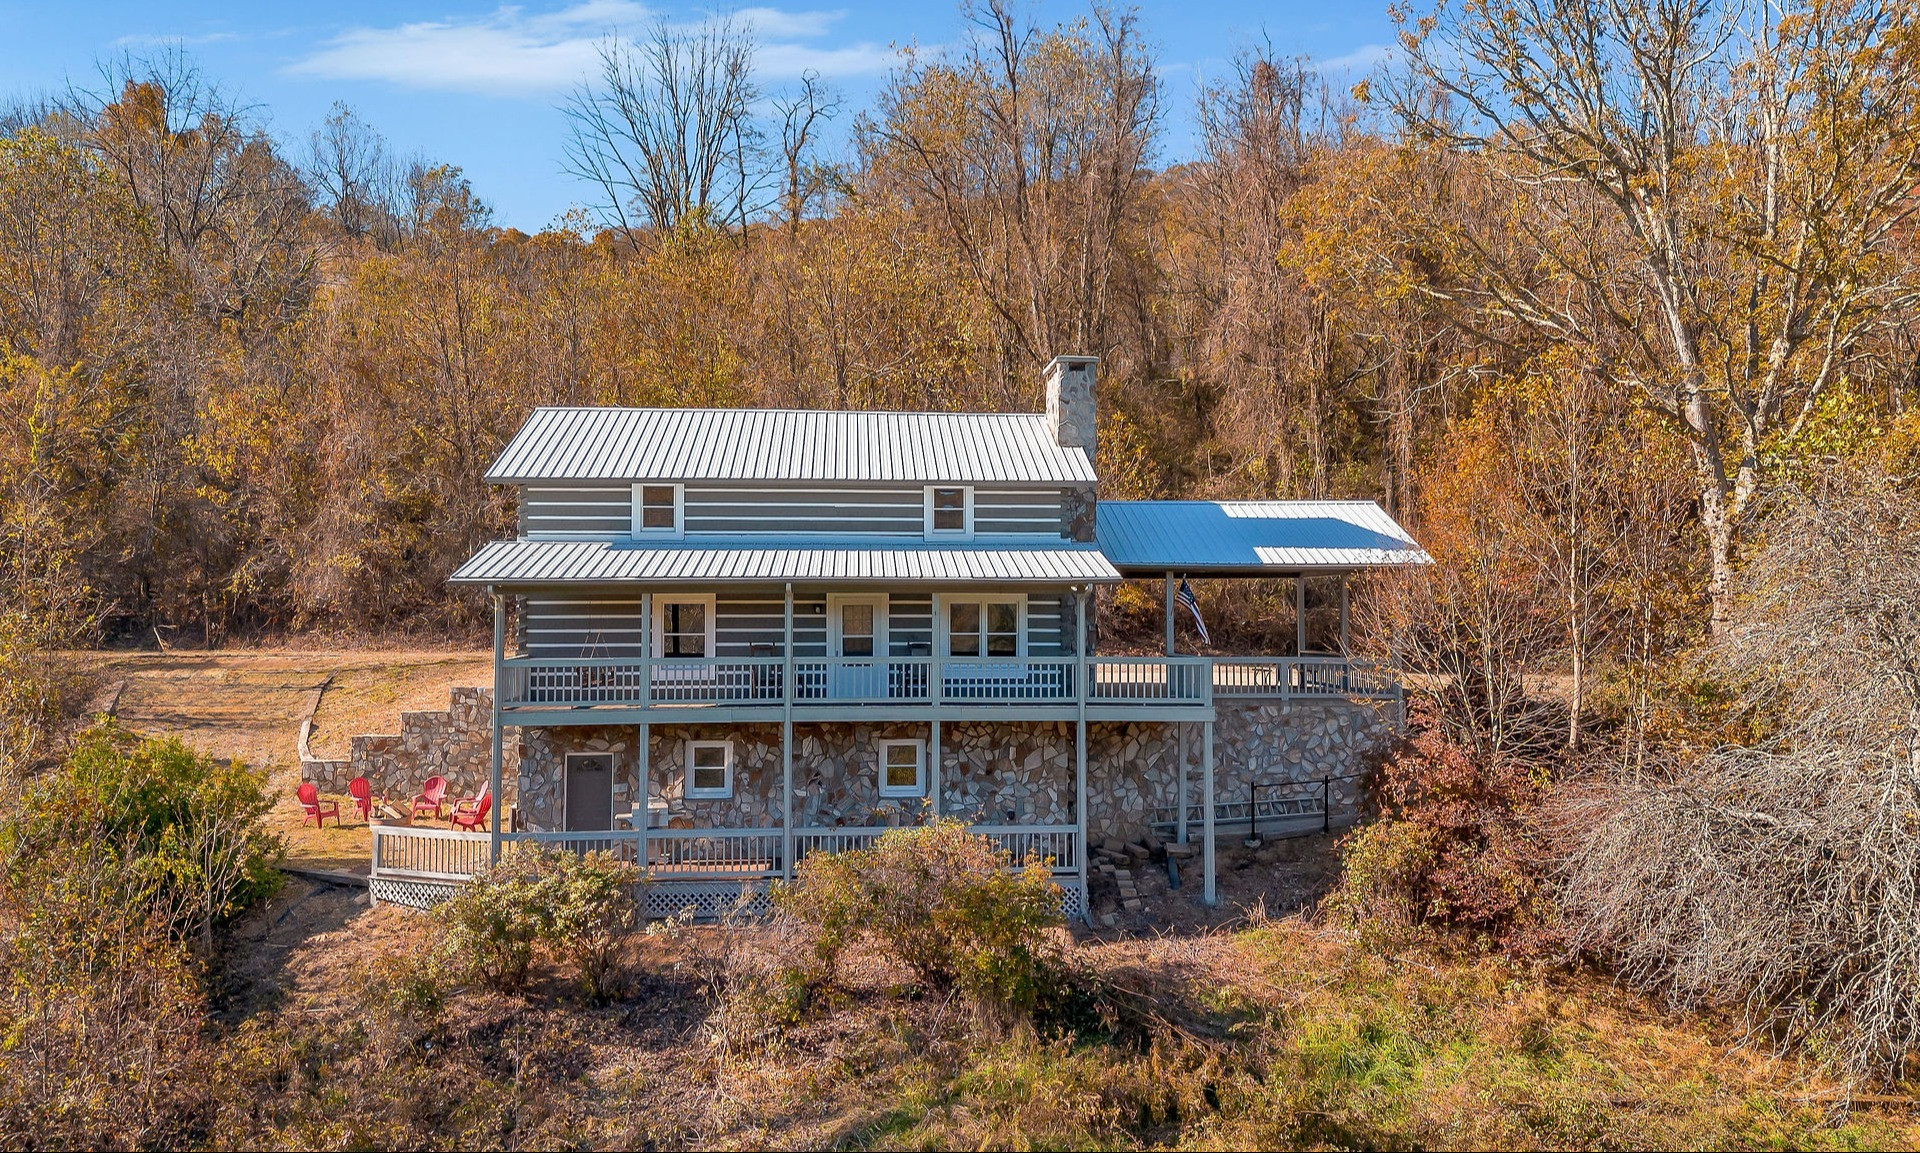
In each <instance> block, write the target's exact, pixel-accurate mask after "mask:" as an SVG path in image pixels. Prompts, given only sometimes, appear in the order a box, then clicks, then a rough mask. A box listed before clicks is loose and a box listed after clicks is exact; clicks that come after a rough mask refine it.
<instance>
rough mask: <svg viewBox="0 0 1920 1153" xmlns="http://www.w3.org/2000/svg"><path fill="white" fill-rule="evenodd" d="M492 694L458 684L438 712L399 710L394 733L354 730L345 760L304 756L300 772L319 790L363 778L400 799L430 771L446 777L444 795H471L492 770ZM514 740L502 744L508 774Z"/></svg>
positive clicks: (379, 792) (337, 789) (338, 788)
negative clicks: (398, 718) (357, 731)
mask: <svg viewBox="0 0 1920 1153" xmlns="http://www.w3.org/2000/svg"><path fill="white" fill-rule="evenodd" d="M492 722H493V694H492V693H491V692H490V691H488V690H487V689H479V688H456V689H454V690H453V691H452V692H451V693H449V694H448V703H447V708H446V709H445V710H444V711H441V712H431V711H419V712H404V713H401V714H400V731H399V732H397V733H388V734H374V735H363V736H356V737H354V738H353V741H352V744H351V746H350V751H349V753H348V755H347V757H346V758H345V759H344V760H315V759H303V760H302V761H301V762H300V777H301V779H302V780H307V781H312V782H313V783H314V784H316V785H318V786H319V787H320V791H321V792H323V793H335V794H339V795H342V796H344V795H345V794H346V791H347V783H348V782H349V781H351V780H353V778H355V777H365V778H367V783H368V784H370V785H372V786H373V795H374V796H376V797H381V796H385V797H392V798H394V799H397V800H401V801H404V800H406V799H407V798H409V797H412V796H414V795H415V794H417V793H418V792H419V791H420V785H421V784H422V783H423V782H424V781H425V780H426V779H427V778H428V777H434V776H440V777H445V778H446V779H447V795H448V797H449V798H453V797H467V796H473V795H475V794H476V793H478V792H479V791H480V788H481V786H482V785H484V784H486V783H487V778H488V776H489V775H490V774H491V772H492V765H493V731H492ZM517 754H518V749H517V748H516V742H514V741H511V740H510V741H508V742H507V745H506V748H505V755H504V761H505V763H504V764H503V765H502V767H501V772H502V775H503V776H504V777H505V778H506V779H508V780H511V779H512V778H513V774H514V772H515V770H516V767H517V764H518V759H519V758H518V755H517Z"/></svg>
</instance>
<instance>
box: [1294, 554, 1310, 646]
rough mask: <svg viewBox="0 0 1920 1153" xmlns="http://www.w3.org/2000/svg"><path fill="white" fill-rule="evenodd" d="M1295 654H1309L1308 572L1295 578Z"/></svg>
mask: <svg viewBox="0 0 1920 1153" xmlns="http://www.w3.org/2000/svg"><path fill="white" fill-rule="evenodd" d="M1293 655H1294V656H1296V657H1304V656H1306V655H1307V574H1306V573H1301V574H1300V575H1299V576H1297V577H1294V578H1293Z"/></svg>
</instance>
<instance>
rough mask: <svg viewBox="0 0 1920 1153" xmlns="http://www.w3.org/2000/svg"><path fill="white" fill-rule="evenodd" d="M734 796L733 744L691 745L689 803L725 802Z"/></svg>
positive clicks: (688, 751) (688, 784)
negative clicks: (692, 801)
mask: <svg viewBox="0 0 1920 1153" xmlns="http://www.w3.org/2000/svg"><path fill="white" fill-rule="evenodd" d="M731 796H733V742H732V741H688V742H687V799H688V800H694V801H723V800H726V799H727V798H729V797H731Z"/></svg>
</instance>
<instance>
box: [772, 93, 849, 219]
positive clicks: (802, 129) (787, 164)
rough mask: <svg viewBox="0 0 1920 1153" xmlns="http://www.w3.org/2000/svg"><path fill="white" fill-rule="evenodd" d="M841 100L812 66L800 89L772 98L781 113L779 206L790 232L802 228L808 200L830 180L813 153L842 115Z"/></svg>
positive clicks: (775, 108) (775, 107)
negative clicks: (837, 117) (822, 133)
mask: <svg viewBox="0 0 1920 1153" xmlns="http://www.w3.org/2000/svg"><path fill="white" fill-rule="evenodd" d="M840 103H841V102H840V94H839V93H837V92H835V91H833V90H832V89H831V88H829V87H827V86H826V85H825V84H823V83H822V82H821V80H820V74H819V73H818V72H814V71H812V70H811V69H809V70H808V71H807V72H806V74H805V75H803V76H801V77H800V87H799V89H798V90H797V91H795V92H792V93H789V94H784V95H780V96H776V97H774V99H773V107H774V110H775V111H777V112H778V113H779V114H780V159H781V162H782V180H783V183H782V185H781V190H780V209H781V215H782V216H783V217H785V219H786V224H787V229H788V231H789V232H792V231H793V230H795V229H797V228H798V227H799V224H800V218H801V217H802V216H804V215H805V214H806V211H807V203H808V201H810V200H812V199H813V198H814V197H815V196H817V195H819V193H820V192H821V191H822V189H823V187H824V186H825V185H826V183H827V182H826V180H825V179H823V177H824V175H825V174H824V173H822V172H821V171H820V169H819V167H818V166H817V165H816V164H815V163H814V161H813V152H814V149H815V147H816V146H817V145H818V144H819V140H820V133H821V131H822V130H823V129H824V128H825V127H826V126H827V125H828V124H829V123H830V122H832V121H833V119H834V118H835V117H836V116H838V115H839V114H840Z"/></svg>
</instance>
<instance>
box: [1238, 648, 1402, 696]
mask: <svg viewBox="0 0 1920 1153" xmlns="http://www.w3.org/2000/svg"><path fill="white" fill-rule="evenodd" d="M1210 663H1211V664H1212V666H1213V695H1214V696H1215V697H1278V698H1280V699H1282V700H1286V699H1289V698H1292V697H1349V698H1360V699H1364V700H1388V699H1391V698H1393V697H1396V696H1398V695H1399V693H1400V685H1399V682H1398V681H1397V680H1395V679H1394V676H1393V672H1392V670H1390V669H1384V668H1381V667H1380V666H1378V665H1374V664H1369V663H1367V662H1365V661H1356V660H1351V659H1349V658H1347V657H1340V656H1306V657H1214V658H1212V660H1211V662H1210Z"/></svg>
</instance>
